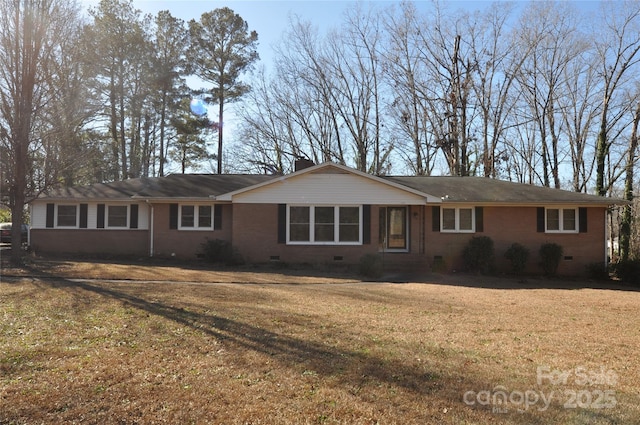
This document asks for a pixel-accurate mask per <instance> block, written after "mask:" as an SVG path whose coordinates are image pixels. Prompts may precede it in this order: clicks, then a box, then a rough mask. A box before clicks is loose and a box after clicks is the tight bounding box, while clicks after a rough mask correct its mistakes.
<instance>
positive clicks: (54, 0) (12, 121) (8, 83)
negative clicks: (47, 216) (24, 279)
mask: <svg viewBox="0 0 640 425" xmlns="http://www.w3.org/2000/svg"><path fill="white" fill-rule="evenodd" d="M77 25H78V14H77V7H76V5H75V4H74V3H69V2H67V1H59V0H14V1H2V2H0V143H1V146H2V168H3V170H4V174H5V175H4V176H3V177H4V178H6V179H7V181H6V183H5V182H3V185H4V184H6V185H7V186H8V193H7V196H8V199H7V202H8V203H9V205H10V208H11V215H12V221H13V226H12V235H11V236H12V237H11V248H12V259H13V261H14V262H16V263H18V262H20V261H21V258H22V250H21V249H20V248H21V226H22V223H23V221H24V206H25V203H26V201H27V200H28V198H29V196H31V195H33V193H34V189H35V188H34V187H32V185H31V181H30V180H31V179H30V175H31V174H32V166H33V156H32V150H33V144H34V142H35V141H36V140H37V139H38V137H40V136H41V135H42V134H43V132H44V131H47V128H46V127H45V124H44V123H43V121H42V119H43V111H44V108H45V106H46V105H47V103H48V102H50V101H53V100H54V99H53V96H52V95H53V92H54V89H53V83H54V82H55V81H54V79H53V77H54V73H55V69H56V62H57V61H58V59H59V56H58V54H59V52H60V50H59V49H60V46H61V44H62V43H66V41H67V40H68V37H70V36H71V35H72V34H73V31H68V29H69V28H73V27H77ZM3 201H4V200H3Z"/></svg>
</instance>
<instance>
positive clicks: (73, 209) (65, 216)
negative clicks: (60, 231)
mask: <svg viewBox="0 0 640 425" xmlns="http://www.w3.org/2000/svg"><path fill="white" fill-rule="evenodd" d="M57 209H58V211H57V214H56V218H57V222H56V225H57V227H77V226H78V206H77V205H58V206H57Z"/></svg>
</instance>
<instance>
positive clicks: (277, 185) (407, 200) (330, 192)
mask: <svg viewBox="0 0 640 425" xmlns="http://www.w3.org/2000/svg"><path fill="white" fill-rule="evenodd" d="M233 202H238V203H249V204H252V203H253V204H283V203H285V204H316V205H317V204H332V205H334V204H335V205H338V204H341V205H345V204H349V205H354V204H384V205H421V204H424V203H425V198H424V197H422V196H419V195H416V194H414V193H411V192H408V191H404V190H401V189H398V188H394V187H392V186H389V185H386V184H383V183H378V182H375V181H373V180H371V179H367V178H364V177H361V176H357V175H353V174H323V173H317V174H316V173H309V174H305V175H301V176H299V177H294V178H289V179H282V180H280V181H277V182H274V183H272V184H268V185H266V186H263V187H260V188H256V189H255V190H251V191H248V192H243V193H239V194H236V195H234V197H233Z"/></svg>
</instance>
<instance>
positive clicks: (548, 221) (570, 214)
mask: <svg viewBox="0 0 640 425" xmlns="http://www.w3.org/2000/svg"><path fill="white" fill-rule="evenodd" d="M545 229H546V231H547V232H550V233H577V232H578V209H577V208H547V209H546V210H545Z"/></svg>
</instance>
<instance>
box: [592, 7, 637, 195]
mask: <svg viewBox="0 0 640 425" xmlns="http://www.w3.org/2000/svg"><path fill="white" fill-rule="evenodd" d="M602 17H603V22H602V28H603V31H601V33H600V35H599V37H598V38H597V39H596V48H597V52H598V56H599V58H600V72H601V78H602V85H603V88H602V106H601V112H600V129H599V132H598V139H597V144H596V154H595V157H596V192H597V193H598V195H601V196H604V195H606V194H607V193H608V192H609V190H610V189H611V187H612V186H613V184H614V183H615V180H613V179H611V173H607V171H606V165H607V157H608V155H609V152H610V150H611V146H612V144H613V143H614V141H615V138H613V137H611V134H610V133H611V131H612V128H613V127H614V126H615V125H616V124H617V122H618V120H619V119H620V117H621V116H622V115H624V108H625V105H623V104H622V103H621V102H619V99H620V98H621V94H622V93H623V92H624V87H625V85H626V84H628V83H629V82H630V81H634V80H636V79H637V73H635V74H634V73H633V70H636V69H638V66H640V65H639V63H640V37H639V36H638V34H640V3H638V2H637V1H623V2H616V3H608V2H607V3H602ZM627 107H628V106H627ZM607 174H609V179H608V181H606V180H605V179H606V177H607Z"/></svg>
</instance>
